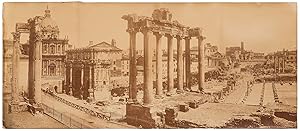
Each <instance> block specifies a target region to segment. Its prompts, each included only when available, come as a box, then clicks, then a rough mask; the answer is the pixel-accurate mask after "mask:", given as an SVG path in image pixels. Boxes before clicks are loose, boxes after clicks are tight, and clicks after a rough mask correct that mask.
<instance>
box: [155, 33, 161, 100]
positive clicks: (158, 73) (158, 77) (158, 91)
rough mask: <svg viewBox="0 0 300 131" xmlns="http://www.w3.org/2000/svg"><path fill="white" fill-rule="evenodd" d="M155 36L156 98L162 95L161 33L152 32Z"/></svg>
mask: <svg viewBox="0 0 300 131" xmlns="http://www.w3.org/2000/svg"><path fill="white" fill-rule="evenodd" d="M154 35H155V36H156V55H155V56H156V93H155V95H156V98H161V97H162V95H163V85H162V68H163V67H162V48H161V37H162V34H161V33H154Z"/></svg>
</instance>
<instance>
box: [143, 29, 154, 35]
mask: <svg viewBox="0 0 300 131" xmlns="http://www.w3.org/2000/svg"><path fill="white" fill-rule="evenodd" d="M140 31H141V32H142V33H143V34H144V35H145V34H146V33H149V32H150V33H153V32H152V30H151V28H149V27H141V29H140Z"/></svg>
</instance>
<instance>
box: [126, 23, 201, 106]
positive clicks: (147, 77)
mask: <svg viewBox="0 0 300 131" xmlns="http://www.w3.org/2000/svg"><path fill="white" fill-rule="evenodd" d="M127 32H129V36H130V51H129V56H130V65H129V66H130V75H129V86H130V88H129V102H135V101H137V100H136V95H137V88H136V75H137V71H136V53H135V52H136V33H137V32H138V31H136V30H135V29H128V30H127ZM141 32H142V33H143V35H144V88H143V91H144V96H143V102H144V104H145V105H149V104H151V103H152V101H153V98H154V96H153V76H152V74H153V73H152V56H153V54H152V49H153V48H152V47H151V45H152V42H151V38H150V37H151V35H155V38H156V44H155V45H156V51H155V52H156V55H155V56H156V83H155V86H156V91H155V98H162V97H163V84H162V82H163V81H162V45H161V44H162V43H161V38H162V37H163V36H165V37H167V44H168V60H167V71H168V77H167V78H168V80H167V83H168V87H167V93H166V95H167V96H171V95H172V94H174V93H175V92H176V90H175V89H174V76H173V75H174V63H173V62H174V61H173V53H174V52H173V50H174V48H173V46H174V45H173V39H174V38H176V39H177V79H178V82H177V85H176V86H177V93H182V92H183V86H184V72H183V71H184V63H183V39H184V40H185V45H186V46H185V48H186V59H185V60H186V62H185V64H186V72H185V73H186V84H187V87H186V88H187V89H189V90H191V84H190V82H191V80H190V79H191V75H190V74H191V71H190V60H191V59H190V40H191V37H182V36H178V35H172V34H163V33H161V32H152V31H151V30H150V29H148V28H143V29H142V30H141ZM203 40H204V37H202V36H200V37H198V47H199V49H198V50H199V52H198V53H199V62H198V67H199V76H198V78H199V88H198V89H199V91H202V88H203V82H204V72H203V65H202V61H203V45H202V41H203Z"/></svg>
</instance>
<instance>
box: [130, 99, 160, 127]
mask: <svg viewBox="0 0 300 131" xmlns="http://www.w3.org/2000/svg"><path fill="white" fill-rule="evenodd" d="M126 122H127V124H129V125H133V126H137V127H139V126H141V127H143V128H156V127H159V126H161V125H162V122H163V120H162V118H161V117H160V116H158V113H157V112H156V111H155V109H154V107H147V106H142V105H137V104H127V105H126Z"/></svg>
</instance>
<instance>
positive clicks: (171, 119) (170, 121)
mask: <svg viewBox="0 0 300 131" xmlns="http://www.w3.org/2000/svg"><path fill="white" fill-rule="evenodd" d="M165 113H166V115H165V123H166V125H170V126H172V125H175V124H176V123H175V119H176V117H177V116H178V112H177V110H176V109H175V108H170V107H167V108H166V110H165Z"/></svg>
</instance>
